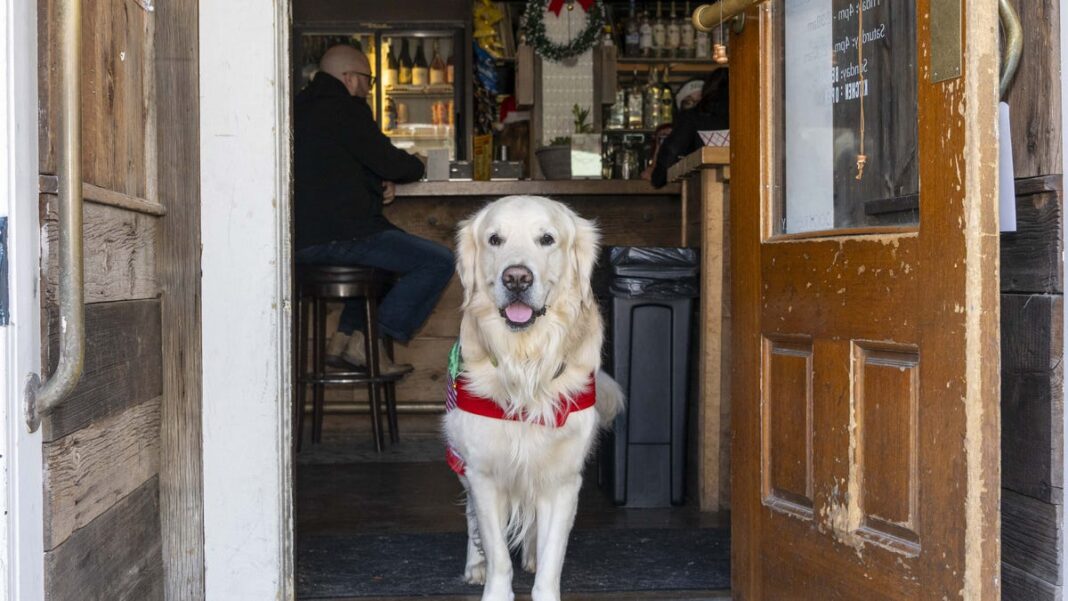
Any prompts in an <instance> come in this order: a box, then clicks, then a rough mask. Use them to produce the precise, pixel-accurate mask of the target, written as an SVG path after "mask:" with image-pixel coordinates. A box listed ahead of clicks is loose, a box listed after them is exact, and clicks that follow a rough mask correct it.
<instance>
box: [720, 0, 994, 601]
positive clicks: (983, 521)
mask: <svg viewBox="0 0 1068 601" xmlns="http://www.w3.org/2000/svg"><path fill="white" fill-rule="evenodd" d="M957 7H959V8H960V9H961V14H960V18H959V20H955V19H954V18H953V17H954V15H953V13H952V9H954V8H957ZM947 11H948V12H947ZM747 17H748V18H747V20H746V23H745V26H744V30H743V31H742V32H741V33H740V35H737V36H735V37H734V38H733V39H732V45H731V49H730V52H731V92H732V98H731V117H732V130H733V131H732V132H731V138H732V153H733V155H732V161H731V163H732V165H731V166H732V171H733V181H732V184H733V185H732V191H731V209H730V210H731V215H732V217H731V219H732V223H731V237H732V240H731V271H732V274H733V284H732V287H733V290H732V310H733V317H734V330H733V331H734V334H733V341H734V348H733V353H734V355H733V366H734V367H733V375H732V382H733V384H732V386H733V388H732V391H733V397H732V398H733V399H734V401H733V416H732V418H733V429H734V441H733V472H732V490H733V492H734V497H733V499H732V501H733V503H732V505H733V514H732V521H733V537H732V544H733V588H734V598H735V599H740V600H745V601H749V600H757V599H768V600H775V601H778V600H795V599H798V600H800V599H843V600H853V599H863V600H865V601H879V600H884V599H887V600H889V599H969V600H972V599H996V598H998V597H999V593H1000V591H999V580H998V579H999V574H998V560H999V553H1000V543H999V540H998V533H999V523H998V519H999V518H998V503H999V485H1000V474H999V452H1000V449H999V432H1000V423H999V419H1000V417H999V379H998V377H999V354H998V353H999V347H998V325H999V322H998V227H997V206H996V195H997V181H996V173H997V169H996V165H997V139H996V129H995V128H996V125H995V122H996V88H997V71H998V59H997V38H996V35H997V31H998V26H997V3H996V2H993V1H990V2H961V1H957V0H954V1H942V0H892V1H887V0H863V1H861V0H771V1H769V2H764V3H761V4H758V5H756V6H755V7H752V8H750V9H749V10H748V13H747ZM956 27H960V32H961V34H962V38H960V42H959V45H957V46H956V47H954V43H953V42H954V39H953V38H954V36H953V28H956ZM861 31H863V35H862V36H860V35H858V34H859V32H861ZM936 32H937V34H938V35H937V36H935V33H936ZM947 32H948V33H947ZM858 37H859V38H860V39H861V40H862V43H861V44H857V43H856V42H855V40H856V39H857V38H858ZM936 37H938V38H940V39H939V40H937V41H936V40H935V38H936ZM957 60H959V62H960V69H959V73H958V72H954V69H953V66H954V65H953V63H954V62H956V61H957ZM857 65H864V68H863V70H861V69H858V68H857ZM938 80H941V81H938ZM861 154H863V155H865V156H864V170H863V172H861V171H860V170H859V169H858V165H857V162H858V161H857V159H858V155H861Z"/></svg>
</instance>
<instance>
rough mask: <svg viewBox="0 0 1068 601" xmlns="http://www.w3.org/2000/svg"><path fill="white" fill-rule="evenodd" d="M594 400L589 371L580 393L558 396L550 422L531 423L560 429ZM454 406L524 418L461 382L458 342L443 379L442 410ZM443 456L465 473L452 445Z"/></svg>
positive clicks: (593, 380) (496, 416)
mask: <svg viewBox="0 0 1068 601" xmlns="http://www.w3.org/2000/svg"><path fill="white" fill-rule="evenodd" d="M596 402H597V384H596V378H595V375H594V374H592V373H591V374H590V379H589V382H588V384H587V385H586V387H585V388H584V389H583V390H582V392H580V393H578V394H577V395H575V396H574V397H567V396H564V395H562V394H561V395H560V403H559V405H558V406H557V408H556V413H555V415H554V416H553V421H552V422H551V423H546V421H545V420H544V419H539V420H537V421H534V422H531V423H535V424H538V425H540V426H549V427H553V428H562V427H563V426H564V424H566V423H567V418H568V416H569V415H571V414H572V413H575V412H577V411H583V410H585V409H589V408H590V407H593V406H594V404H595V403H596ZM454 409H459V410H460V411H466V412H467V413H473V414H475V415H481V416H482V417H489V418H492V419H503V420H509V421H515V422H524V421H527V416H526V414H523V413H518V414H514V415H508V414H507V413H506V412H505V410H504V408H503V407H501V406H500V405H499V404H497V403H496V402H495V401H494V400H493V399H489V398H486V397H482V396H478V395H476V394H474V393H473V392H471V391H470V390H468V389H467V386H466V385H465V384H464V378H463V368H462V366H461V362H460V343H459V342H457V343H456V344H455V345H454V346H453V347H452V352H451V353H450V356H449V370H448V374H447V377H446V378H445V412H446V413H448V412H449V411H452V410H454ZM445 459H446V461H448V463H449V467H450V468H452V471H454V472H456V473H457V474H459V475H461V476H462V475H464V472H465V471H466V470H465V466H464V460H463V458H462V457H460V455H459V454H458V453H457V452H456V450H455V449H453V448H452V447H451V446H450V447H446V449H445Z"/></svg>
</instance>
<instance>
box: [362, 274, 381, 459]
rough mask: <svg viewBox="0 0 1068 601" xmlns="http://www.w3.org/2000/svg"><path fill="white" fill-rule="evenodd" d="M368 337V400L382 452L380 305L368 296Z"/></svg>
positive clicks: (378, 447)
mask: <svg viewBox="0 0 1068 601" xmlns="http://www.w3.org/2000/svg"><path fill="white" fill-rule="evenodd" d="M365 300H366V303H365V305H366V307H367V335H366V336H365V337H364V345H365V346H364V349H365V350H366V354H367V375H368V376H369V377H370V378H371V381H370V382H369V383H368V384H367V400H368V402H370V403H371V431H372V432H373V435H374V439H375V450H376V451H378V452H380V453H381V452H382V446H383V445H382V411H381V400H380V399H379V398H378V392H379V382H378V378H379V377H381V375H382V373H381V364H380V363H379V356H378V323H377V319H378V311H377V309H378V307H377V305H378V303H377V299H376V298H375V297H374V296H373V295H370V294H369V295H367V298H366V299H365Z"/></svg>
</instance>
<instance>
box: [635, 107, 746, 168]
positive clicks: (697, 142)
mask: <svg viewBox="0 0 1068 601" xmlns="http://www.w3.org/2000/svg"><path fill="white" fill-rule="evenodd" d="M725 109H726V107H720V106H716V107H713V110H711V111H707V112H706V111H702V110H701V109H700V108H692V109H689V110H685V111H682V112H680V113H679V114H678V115H677V116H676V118H675V123H674V124H673V126H672V128H671V133H670V134H668V137H667V138H665V139H664V143H663V144H661V146H660V150H659V152H657V154H656V165H655V166H654V167H653V174H652V177H651V178H650V180H651V182H652V184H653V187H654V188H663V187H664V186H665V185H667V172H668V169H670V168H671V166H672V165H674V164H675V163H678V162H679V161H680V160H682V158H683V157H685V156H686V155H688V154H690V153H691V152H693V151H695V150H697V149H698V148H701V147H702V146H704V142H702V141H701V134H700V132H702V131H708V130H719V129H727V128H729V127H730V126H731V124H730V119H729V117H728V114H727V111H726V110H725Z"/></svg>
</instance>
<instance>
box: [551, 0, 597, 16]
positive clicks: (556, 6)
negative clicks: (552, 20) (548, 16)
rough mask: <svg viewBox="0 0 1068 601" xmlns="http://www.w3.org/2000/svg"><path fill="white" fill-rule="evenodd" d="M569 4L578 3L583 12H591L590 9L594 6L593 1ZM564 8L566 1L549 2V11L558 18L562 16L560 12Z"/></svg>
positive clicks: (572, 0)
mask: <svg viewBox="0 0 1068 601" xmlns="http://www.w3.org/2000/svg"><path fill="white" fill-rule="evenodd" d="M568 2H578V3H579V6H581V7H582V10H584V11H586V12H590V7H591V6H593V0H568ZM563 8H564V0H551V2H549V10H550V11H552V13H553V14H554V15H556V16H558V17H559V16H560V11H561V10H562V9H563Z"/></svg>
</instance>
